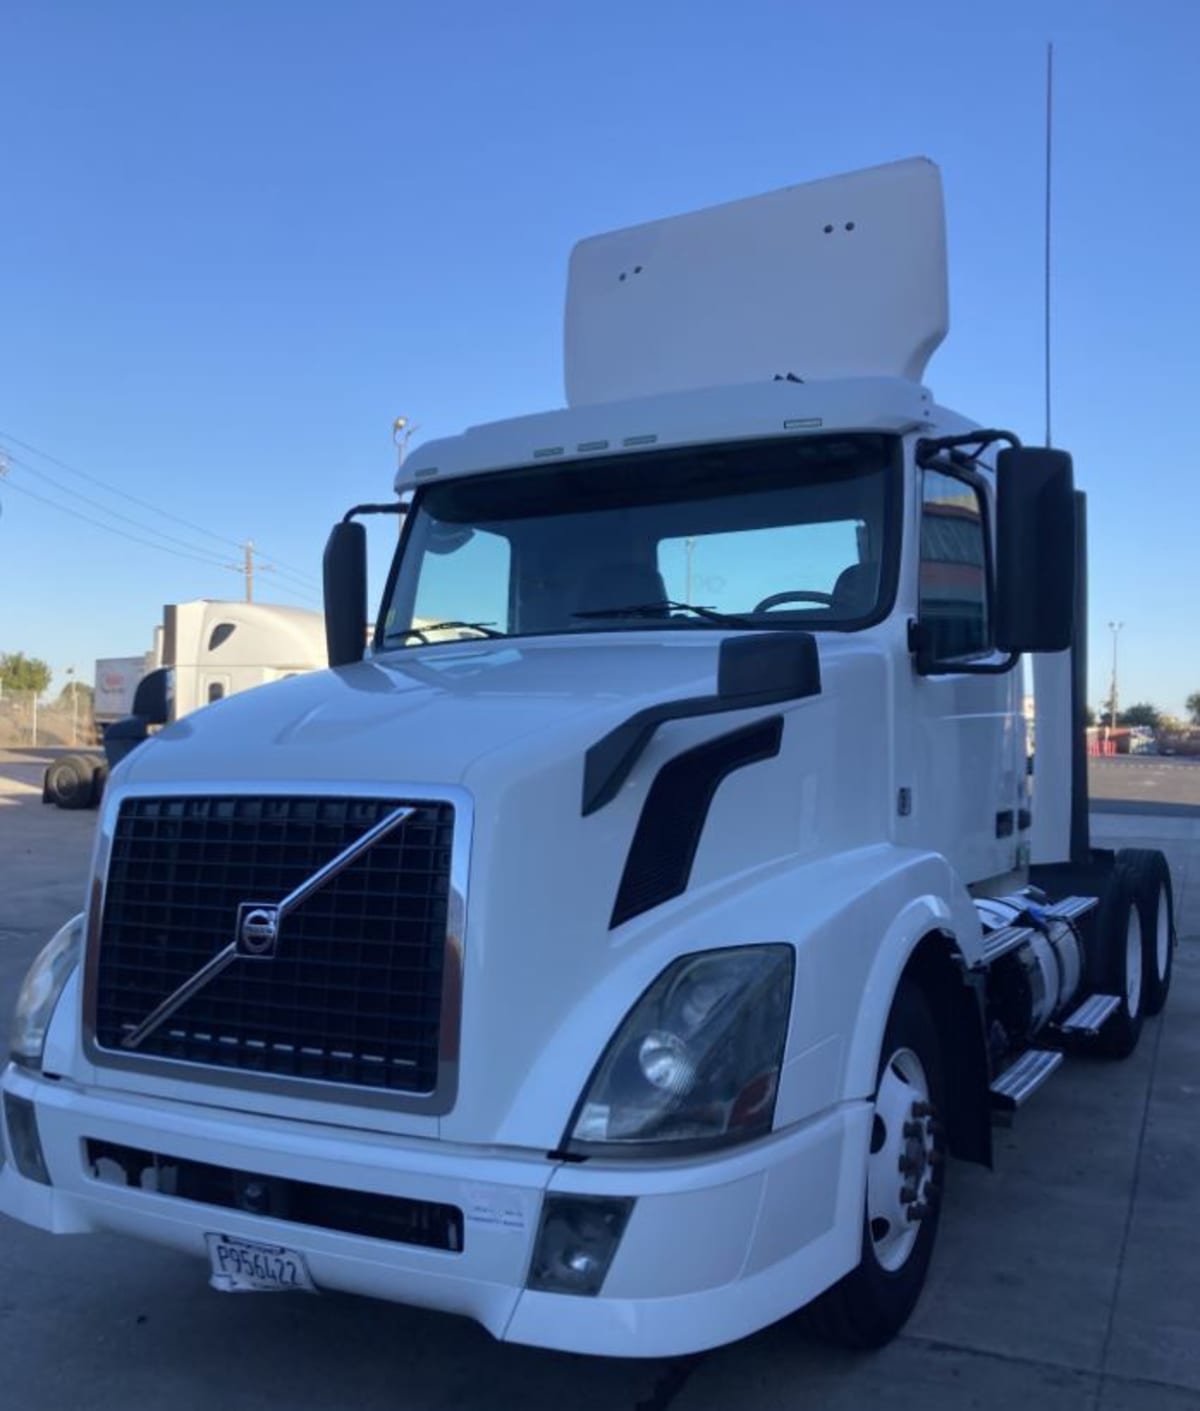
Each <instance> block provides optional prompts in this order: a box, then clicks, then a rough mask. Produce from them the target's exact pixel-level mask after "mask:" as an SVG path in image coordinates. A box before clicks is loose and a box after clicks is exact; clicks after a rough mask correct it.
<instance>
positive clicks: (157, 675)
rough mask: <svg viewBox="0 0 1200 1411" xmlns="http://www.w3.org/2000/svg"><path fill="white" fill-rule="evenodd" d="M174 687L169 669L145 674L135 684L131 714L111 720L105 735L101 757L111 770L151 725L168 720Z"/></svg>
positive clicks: (147, 733)
mask: <svg viewBox="0 0 1200 1411" xmlns="http://www.w3.org/2000/svg"><path fill="white" fill-rule="evenodd" d="M173 686H174V673H173V672H172V670H171V668H170V667H169V666H160V667H159V668H158V669H157V670H156V671H148V672H147V673H146V675H145V676H143V677H142V679H141V680H140V681H139V682H138V684H137V690H136V691H134V693H133V714H132V715H126V716H124V717H123V718H122V719H120V720H114V721H113V723H112V724H111V725H110V726H109V727H108V729H107V730H105V732H104V758H105V759H106V760H107V761H108V767H109V768H110V769H115V768H116V767H117V765H118V764H120V762H121V761H122V760H123V759H124V758H125V756H126V755H127V754H128V753H129V752H130V750H133V749H136V748H137V746H138V745H140V744H141V743H142V741H143V740H145V739H146V738H147V737H148V736H149V733H150V729H149V727H150V726H151V725H165V724H166V723H167V721H169V720H170V718H171V692H172V689H173Z"/></svg>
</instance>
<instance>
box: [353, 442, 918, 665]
mask: <svg viewBox="0 0 1200 1411" xmlns="http://www.w3.org/2000/svg"><path fill="white" fill-rule="evenodd" d="M899 465H900V458H899V441H898V440H897V439H896V438H894V437H887V436H879V435H861V436H819V437H804V438H803V439H801V438H791V439H788V440H778V441H754V442H740V443H738V444H735V445H728V446H702V447H691V448H688V449H684V450H672V451H662V452H641V453H638V454H634V455H627V456H621V457H612V458H600V457H596V458H594V459H591V458H589V459H587V460H582V461H571V462H567V463H565V464H564V463H563V462H561V461H560V462H557V463H555V464H554V465H552V466H536V467H533V468H529V469H522V470H514V471H502V472H497V473H494V474H488V475H480V476H474V477H470V478H464V479H461V480H448V481H446V482H445V483H444V484H440V485H438V484H433V485H428V486H424V487H422V488H421V490H420V491H419V492H418V494H417V497H416V499H415V500H414V503H413V506H412V509H411V511H410V513H409V516H408V522H407V524H406V525H405V532H404V537H403V540H402V542H401V545H400V549H399V551H398V562H397V564H396V565H395V566H394V567H393V571H392V576H391V581H390V583H389V588H388V594H387V598H386V602H385V607H384V612H383V614H382V617H381V622H380V630H379V636H378V645H380V646H382V647H399V646H419V645H421V644H422V643H424V642H430V641H447V640H461V639H463V638H466V637H482V636H488V637H491V636H497V635H504V636H526V635H534V634H544V633H560V632H571V633H580V632H612V631H627V630H630V629H634V628H639V627H642V628H646V627H649V628H655V629H661V628H663V627H670V628H681V629H682V628H689V627H690V628H697V627H708V628H712V627H714V626H726V625H729V626H737V627H740V628H745V627H762V628H777V627H783V626H788V625H795V626H803V627H805V628H838V629H843V630H844V629H850V628H855V627H863V626H866V625H868V624H869V623H871V622H873V621H876V620H878V618H879V617H880V616H882V615H883V613H885V612H886V611H887V609H888V607H889V606H890V601H891V595H892V592H893V589H894V582H895V558H896V553H895V546H894V537H895V534H896V526H897V521H898V509H897V503H896V502H897V500H898V496H899V491H900V476H899Z"/></svg>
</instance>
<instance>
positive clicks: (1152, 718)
mask: <svg viewBox="0 0 1200 1411" xmlns="http://www.w3.org/2000/svg"><path fill="white" fill-rule="evenodd" d="M1117 722H1118V724H1121V725H1148V726H1149V727H1150V729H1151V730H1157V729H1158V727H1159V726H1160V725H1161V724H1162V714H1161V712H1160V711H1159V710H1158V708H1157V706H1152V705H1151V704H1150V703H1149V702H1148V701H1139V702H1138V703H1137V704H1136V705H1131V706H1130V707H1129V709H1128V710H1123V711H1121V713H1120V714H1119V715H1118V716H1117Z"/></svg>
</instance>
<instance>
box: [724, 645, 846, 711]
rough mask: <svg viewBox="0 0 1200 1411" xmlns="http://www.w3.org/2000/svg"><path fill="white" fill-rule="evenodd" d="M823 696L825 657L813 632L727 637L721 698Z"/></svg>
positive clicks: (790, 699) (774, 698)
mask: <svg viewBox="0 0 1200 1411" xmlns="http://www.w3.org/2000/svg"><path fill="white" fill-rule="evenodd" d="M820 694H821V658H820V656H819V654H818V652H817V641H816V638H815V637H814V636H813V635H812V633H811V632H754V633H747V634H746V635H745V636H739V637H726V638H725V640H724V641H723V642H722V643H721V650H720V655H719V656H718V658H717V695H718V696H719V697H720V698H721V700H722V701H723V702H729V703H731V704H732V703H734V702H736V701H737V700H739V699H740V698H741V697H743V696H744V697H753V698H763V697H769V698H770V699H772V700H779V701H793V700H802V699H803V698H804V697H805V696H819V695H820Z"/></svg>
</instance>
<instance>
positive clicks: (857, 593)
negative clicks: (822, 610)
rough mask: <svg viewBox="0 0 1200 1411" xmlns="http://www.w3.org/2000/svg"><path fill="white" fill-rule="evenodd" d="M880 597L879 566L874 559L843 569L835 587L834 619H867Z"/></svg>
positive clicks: (832, 611)
mask: <svg viewBox="0 0 1200 1411" xmlns="http://www.w3.org/2000/svg"><path fill="white" fill-rule="evenodd" d="M878 596H879V564H878V563H876V562H875V561H874V560H872V559H867V560H865V561H864V562H863V563H852V564H851V565H850V567H849V568H844V569H842V571H841V573H839V574H838V577H837V582H836V583H835V584H834V585H833V602H832V603H830V605H829V610H830V612H831V613H832V615H833V616H834V617H867V616H868V615H869V614H870V612H871V609H872V608H873V607H874V606H875V600H876V599H877V598H878Z"/></svg>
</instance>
